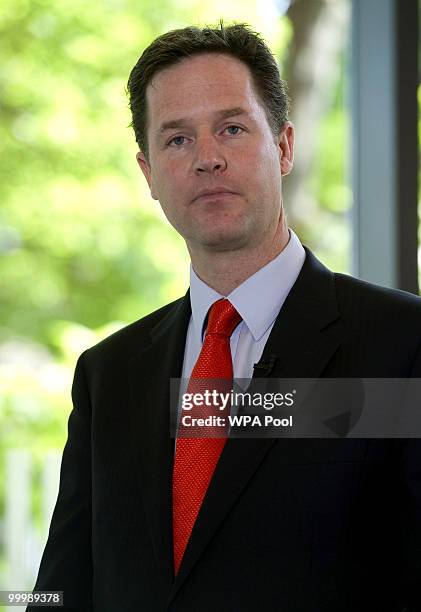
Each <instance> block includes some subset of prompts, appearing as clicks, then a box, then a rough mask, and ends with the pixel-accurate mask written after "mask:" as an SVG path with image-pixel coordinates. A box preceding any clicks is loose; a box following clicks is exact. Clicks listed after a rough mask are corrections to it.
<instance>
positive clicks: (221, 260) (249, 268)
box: [189, 223, 289, 296]
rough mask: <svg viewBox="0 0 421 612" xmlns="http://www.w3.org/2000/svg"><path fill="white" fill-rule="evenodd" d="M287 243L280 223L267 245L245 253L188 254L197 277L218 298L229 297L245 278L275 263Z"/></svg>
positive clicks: (285, 231) (285, 229) (284, 230)
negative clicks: (220, 296)
mask: <svg viewBox="0 0 421 612" xmlns="http://www.w3.org/2000/svg"><path fill="white" fill-rule="evenodd" d="M288 241H289V232H288V228H287V226H286V224H284V223H282V224H281V225H280V226H279V228H278V230H277V232H276V234H275V235H274V237H273V239H272V240H271V242H270V243H268V244H260V245H256V246H255V247H254V248H251V249H250V248H249V249H247V250H245V249H244V250H233V251H222V252H221V251H218V252H206V253H204V252H194V251H193V250H192V249H189V252H190V256H191V261H192V266H193V268H194V271H195V273H196V274H197V276H198V277H199V278H200V279H201V280H202V281H203V282H205V283H206V284H207V285H208V286H209V287H211V288H212V289H215V291H217V292H218V293H220V294H221V295H224V296H228V295H229V294H230V293H231V292H232V291H234V289H235V288H236V287H238V286H239V285H241V283H243V282H244V281H245V280H246V279H247V278H249V277H250V276H252V275H253V274H255V273H256V272H257V271H258V270H260V269H261V268H263V267H264V266H266V264H268V263H269V262H270V261H272V260H273V259H275V257H277V256H278V255H279V253H280V252H281V251H283V250H284V248H285V247H286V245H287V244H288Z"/></svg>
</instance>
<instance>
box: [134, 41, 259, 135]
mask: <svg viewBox="0 0 421 612" xmlns="http://www.w3.org/2000/svg"><path fill="white" fill-rule="evenodd" d="M146 97H147V103H148V115H149V123H150V125H153V124H156V123H157V122H159V121H160V120H161V119H162V118H163V117H164V116H165V118H168V115H170V117H171V118H175V119H176V118H177V116H178V115H180V116H181V115H182V116H184V115H186V112H187V111H188V114H189V115H191V116H195V115H196V114H200V113H201V112H205V111H212V110H213V109H214V110H219V109H220V108H227V107H229V108H231V107H243V108H246V109H247V110H248V111H250V112H253V111H257V110H258V109H257V107H260V104H259V101H258V98H257V95H256V93H255V89H254V85H253V77H252V74H251V72H250V69H249V68H248V66H247V65H246V64H244V63H243V62H241V61H240V60H238V59H236V58H234V57H231V56H228V55H223V54H215V53H211V54H210V53H207V54H202V55H197V56H195V57H192V58H186V59H183V60H181V61H180V62H178V63H177V64H174V65H173V66H170V67H168V68H164V69H163V70H161V71H159V72H158V73H157V74H156V75H155V76H154V78H153V79H152V81H151V83H150V84H149V85H148V88H147V93H146ZM173 115H174V117H173Z"/></svg>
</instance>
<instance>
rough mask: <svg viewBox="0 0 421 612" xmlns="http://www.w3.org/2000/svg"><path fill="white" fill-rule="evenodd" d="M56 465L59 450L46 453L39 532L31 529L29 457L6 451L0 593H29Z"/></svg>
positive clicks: (53, 496)
mask: <svg viewBox="0 0 421 612" xmlns="http://www.w3.org/2000/svg"><path fill="white" fill-rule="evenodd" d="M60 462H61V451H58V450H51V451H48V452H47V453H46V454H45V456H44V458H43V462H42V474H41V514H42V517H41V523H42V526H41V530H40V529H39V528H38V529H37V528H36V526H35V523H34V520H33V516H32V511H31V505H32V503H31V499H32V487H33V479H34V469H33V460H32V455H31V453H30V452H29V451H28V450H26V449H12V450H8V451H7V452H6V463H5V512H4V517H3V520H2V531H3V535H2V538H1V539H2V540H3V550H4V553H5V561H6V565H5V569H4V571H3V572H2V574H0V590H3V591H6V590H7V591H14V590H16V591H18V590H31V589H32V588H33V586H34V583H35V579H36V576H37V573H38V567H39V563H40V560H41V556H42V552H43V550H44V546H45V543H46V541H47V536H48V529H49V525H50V520H51V515H52V513H53V509H54V505H55V503H56V499H57V493H58V484H59V475H60ZM0 536H1V534H0ZM6 609H7V612H17V611H18V610H25V607H22V606H18V607H16V606H13V607H9V608H6Z"/></svg>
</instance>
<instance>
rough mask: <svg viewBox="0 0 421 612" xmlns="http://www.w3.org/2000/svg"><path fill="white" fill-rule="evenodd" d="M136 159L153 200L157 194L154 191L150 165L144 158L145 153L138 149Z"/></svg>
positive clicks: (156, 197)
mask: <svg viewBox="0 0 421 612" xmlns="http://www.w3.org/2000/svg"><path fill="white" fill-rule="evenodd" d="M136 161H137V163H138V165H139V168H140V169H141V170H142V172H143V176H144V177H145V179H146V181H147V183H148V185H149V189H150V191H151V196H152V197H153V199H154V200H157V199H158V196H157V195H156V193H155V188H154V183H153V179H152V172H151V166H150V164H149V161H148V160H147V159H146V156H145V154H144V153H142V151H139V152H138V153H136Z"/></svg>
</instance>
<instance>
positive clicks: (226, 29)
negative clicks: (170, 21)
mask: <svg viewBox="0 0 421 612" xmlns="http://www.w3.org/2000/svg"><path fill="white" fill-rule="evenodd" d="M203 53H225V54H226V55H231V56H233V57H235V58H237V59H239V60H240V61H242V62H244V64H246V65H247V66H248V67H249V69H250V71H251V74H252V76H253V81H254V84H255V87H256V91H257V94H258V96H259V97H260V99H261V102H262V104H263V107H264V109H265V113H266V118H267V120H268V123H269V126H270V128H271V130H272V133H273V135H274V137H275V138H276V137H277V136H278V135H279V133H280V131H281V130H282V127H283V126H284V124H285V122H286V121H287V119H288V110H289V99H288V94H287V86H286V83H285V81H283V80H282V79H281V77H280V75H279V69H278V66H277V63H276V60H275V58H274V56H273V55H272V53H271V51H270V49H269V47H268V46H267V45H266V43H265V42H264V40H263V39H262V38H261V36H260V35H259V34H258V33H256V32H254V31H253V30H252V29H251V28H250V27H249V26H248V25H246V24H243V23H241V24H234V25H230V26H224V24H223V22H222V21H221V22H220V23H219V26H218V27H215V28H213V27H209V26H206V27H204V28H197V27H193V26H190V27H187V28H180V29H178V30H172V31H170V32H166V33H165V34H162V36H158V38H156V39H155V40H154V41H153V42H152V43H151V44H150V45H149V46H148V47H147V48H146V49H145V51H144V52H143V54H142V55H141V57H140V58H139V60H138V62H137V63H136V65H135V67H134V68H133V70H132V71H131V73H130V77H129V81H128V84H127V92H128V95H129V101H130V102H129V103H130V110H131V113H132V122H131V124H130V125H131V127H133V130H134V133H135V137H136V142H137V143H138V145H139V148H140V150H141V151H142V152H143V153H144V155H145V156H146V157H148V142H147V127H148V112H147V111H148V109H147V104H146V89H147V87H148V85H149V83H150V82H151V80H152V78H153V76H154V75H155V74H156V73H157V72H159V71H160V70H162V69H164V68H167V67H169V66H171V65H173V64H177V63H178V62H179V61H181V60H182V59H184V58H187V57H191V56H193V55H199V54H203Z"/></svg>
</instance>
